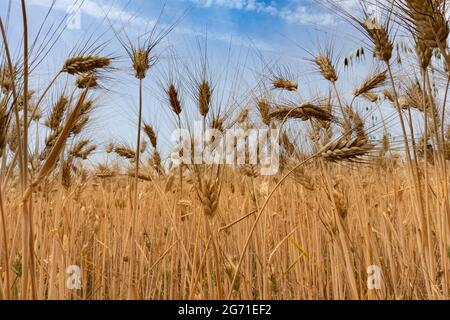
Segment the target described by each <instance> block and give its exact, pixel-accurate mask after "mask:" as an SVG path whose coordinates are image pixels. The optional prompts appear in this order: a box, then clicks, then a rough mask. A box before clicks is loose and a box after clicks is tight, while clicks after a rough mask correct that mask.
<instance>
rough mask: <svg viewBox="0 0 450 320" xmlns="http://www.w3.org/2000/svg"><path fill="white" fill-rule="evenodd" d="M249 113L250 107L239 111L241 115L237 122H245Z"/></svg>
mask: <svg viewBox="0 0 450 320" xmlns="http://www.w3.org/2000/svg"><path fill="white" fill-rule="evenodd" d="M248 113H249V111H248V108H247V107H244V108H243V109H242V110H241V112H240V113H239V115H238V117H237V119H236V123H238V124H242V123H244V122H245V121H246V120H247V118H248Z"/></svg>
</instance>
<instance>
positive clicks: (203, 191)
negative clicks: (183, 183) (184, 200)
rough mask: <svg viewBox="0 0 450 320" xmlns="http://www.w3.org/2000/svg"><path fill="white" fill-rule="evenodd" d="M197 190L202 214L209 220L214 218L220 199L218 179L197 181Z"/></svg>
mask: <svg viewBox="0 0 450 320" xmlns="http://www.w3.org/2000/svg"><path fill="white" fill-rule="evenodd" d="M198 188H199V190H197V194H198V196H199V198H200V201H201V203H202V205H203V212H204V213H205V215H206V216H208V217H210V218H212V217H214V215H215V213H216V211H217V208H218V206H219V198H220V186H219V182H218V179H212V178H210V177H205V178H204V179H202V180H200V181H199V185H198Z"/></svg>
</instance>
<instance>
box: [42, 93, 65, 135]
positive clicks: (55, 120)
mask: <svg viewBox="0 0 450 320" xmlns="http://www.w3.org/2000/svg"><path fill="white" fill-rule="evenodd" d="M68 104H69V99H68V98H67V97H65V96H61V97H59V99H58V101H57V102H56V103H55V104H54V105H53V108H52V112H51V113H50V116H49V117H48V118H47V120H46V121H45V125H46V126H47V127H49V128H50V129H52V130H57V129H58V128H59V127H60V126H61V123H62V119H63V116H64V112H65V111H66V107H67V105H68Z"/></svg>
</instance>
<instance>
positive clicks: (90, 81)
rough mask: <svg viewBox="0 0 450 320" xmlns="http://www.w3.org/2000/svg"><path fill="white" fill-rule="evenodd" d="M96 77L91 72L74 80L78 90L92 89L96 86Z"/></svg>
mask: <svg viewBox="0 0 450 320" xmlns="http://www.w3.org/2000/svg"><path fill="white" fill-rule="evenodd" d="M97 80H98V77H97V75H96V74H95V73H93V72H88V73H82V74H79V75H78V76H77V78H76V80H75V84H76V86H77V88H78V89H86V88H87V87H89V88H91V89H93V88H96V87H97V86H98V82H97Z"/></svg>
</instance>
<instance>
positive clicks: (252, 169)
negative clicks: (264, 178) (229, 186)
mask: <svg viewBox="0 0 450 320" xmlns="http://www.w3.org/2000/svg"><path fill="white" fill-rule="evenodd" d="M239 171H240V172H241V173H242V174H243V175H244V176H247V177H250V178H258V177H259V175H260V171H259V170H258V166H257V165H254V164H244V165H242V166H240V168H239Z"/></svg>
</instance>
